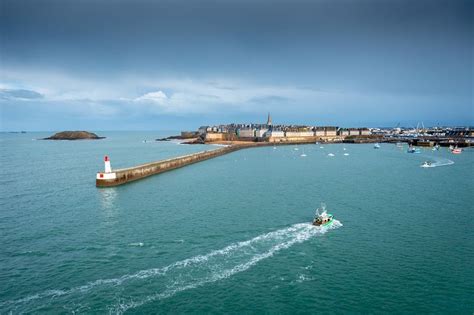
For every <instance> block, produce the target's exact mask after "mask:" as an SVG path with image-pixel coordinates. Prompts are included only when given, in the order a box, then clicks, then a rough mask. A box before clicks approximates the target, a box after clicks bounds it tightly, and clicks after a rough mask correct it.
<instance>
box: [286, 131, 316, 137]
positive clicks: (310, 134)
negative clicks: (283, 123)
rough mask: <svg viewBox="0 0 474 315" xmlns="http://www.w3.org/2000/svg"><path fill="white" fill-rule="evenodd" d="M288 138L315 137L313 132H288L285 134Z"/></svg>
mask: <svg viewBox="0 0 474 315" xmlns="http://www.w3.org/2000/svg"><path fill="white" fill-rule="evenodd" d="M285 136H286V137H287V138H300V137H314V132H313V131H287V132H285Z"/></svg>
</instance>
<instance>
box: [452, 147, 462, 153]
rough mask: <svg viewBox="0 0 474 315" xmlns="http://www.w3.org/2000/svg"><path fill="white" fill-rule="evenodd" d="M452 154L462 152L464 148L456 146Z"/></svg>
mask: <svg viewBox="0 0 474 315" xmlns="http://www.w3.org/2000/svg"><path fill="white" fill-rule="evenodd" d="M451 153H452V154H461V153H462V149H459V148H458V147H455V148H454V149H452V150H451Z"/></svg>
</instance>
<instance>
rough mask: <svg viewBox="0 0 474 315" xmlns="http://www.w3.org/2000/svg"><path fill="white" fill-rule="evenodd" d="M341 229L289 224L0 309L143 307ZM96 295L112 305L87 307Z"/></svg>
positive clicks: (335, 224)
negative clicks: (166, 262) (116, 276)
mask: <svg viewBox="0 0 474 315" xmlns="http://www.w3.org/2000/svg"><path fill="white" fill-rule="evenodd" d="M341 226H342V224H341V223H340V222H339V221H338V220H334V221H333V224H331V225H329V226H325V227H315V226H313V225H311V224H310V223H299V224H294V225H292V226H290V227H287V228H284V229H280V230H277V231H273V232H269V233H266V234H262V235H259V236H257V237H254V238H252V239H250V240H247V241H242V242H237V243H233V244H231V245H229V246H227V247H225V248H222V249H219V250H214V251H211V252H209V253H207V254H205V255H198V256H194V257H191V258H188V259H185V260H181V261H177V262H175V263H173V264H170V265H168V266H165V267H160V268H152V269H146V270H141V271H138V272H136V273H133V274H127V275H124V276H121V277H118V278H110V279H99V280H96V281H93V282H89V283H87V284H85V285H82V286H78V287H74V288H70V289H66V290H48V291H44V292H41V293H37V294H34V295H30V296H27V297H25V298H22V299H18V300H10V301H5V302H0V310H1V311H2V312H3V311H5V312H9V311H12V312H29V311H32V310H34V311H41V309H43V308H47V309H48V310H50V311H51V310H52V309H61V310H64V307H70V308H75V307H76V306H77V305H80V309H77V310H73V311H81V310H88V311H89V312H104V311H108V312H112V313H119V314H121V313H123V312H125V311H127V310H130V309H134V308H137V307H140V306H142V305H145V304H147V303H150V302H153V301H158V300H162V299H166V298H169V297H171V296H173V295H175V294H176V293H179V292H182V291H186V290H190V289H194V288H197V287H200V286H202V285H205V284H207V283H212V282H216V281H219V280H223V279H226V278H229V277H231V276H233V275H234V274H237V273H240V272H243V271H246V270H248V269H249V268H251V267H252V266H254V265H256V264H257V263H258V262H260V261H262V260H264V259H267V258H270V257H272V256H273V255H274V254H276V253H278V252H279V251H281V250H284V249H287V248H289V247H291V246H293V245H295V244H298V243H302V242H304V241H306V240H308V239H310V238H312V237H315V236H318V235H322V234H325V233H326V232H327V231H329V230H331V229H336V228H339V227H341ZM97 296H101V297H102V298H104V299H106V298H109V300H110V303H111V304H109V306H108V307H107V309H103V306H102V307H101V306H94V305H93V304H92V303H93V301H95V300H96V298H97ZM91 304H92V305H91Z"/></svg>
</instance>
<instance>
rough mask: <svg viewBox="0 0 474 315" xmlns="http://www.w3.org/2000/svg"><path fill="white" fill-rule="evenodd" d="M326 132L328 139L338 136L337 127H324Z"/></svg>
mask: <svg viewBox="0 0 474 315" xmlns="http://www.w3.org/2000/svg"><path fill="white" fill-rule="evenodd" d="M324 130H325V132H326V137H336V136H337V127H332V126H329V127H324Z"/></svg>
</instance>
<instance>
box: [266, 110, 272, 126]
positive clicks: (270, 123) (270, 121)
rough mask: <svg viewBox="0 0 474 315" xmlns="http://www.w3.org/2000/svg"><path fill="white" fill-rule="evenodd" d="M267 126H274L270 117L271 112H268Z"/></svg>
mask: <svg viewBox="0 0 474 315" xmlns="http://www.w3.org/2000/svg"><path fill="white" fill-rule="evenodd" d="M267 125H268V126H271V125H272V116H270V112H268V118H267Z"/></svg>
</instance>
